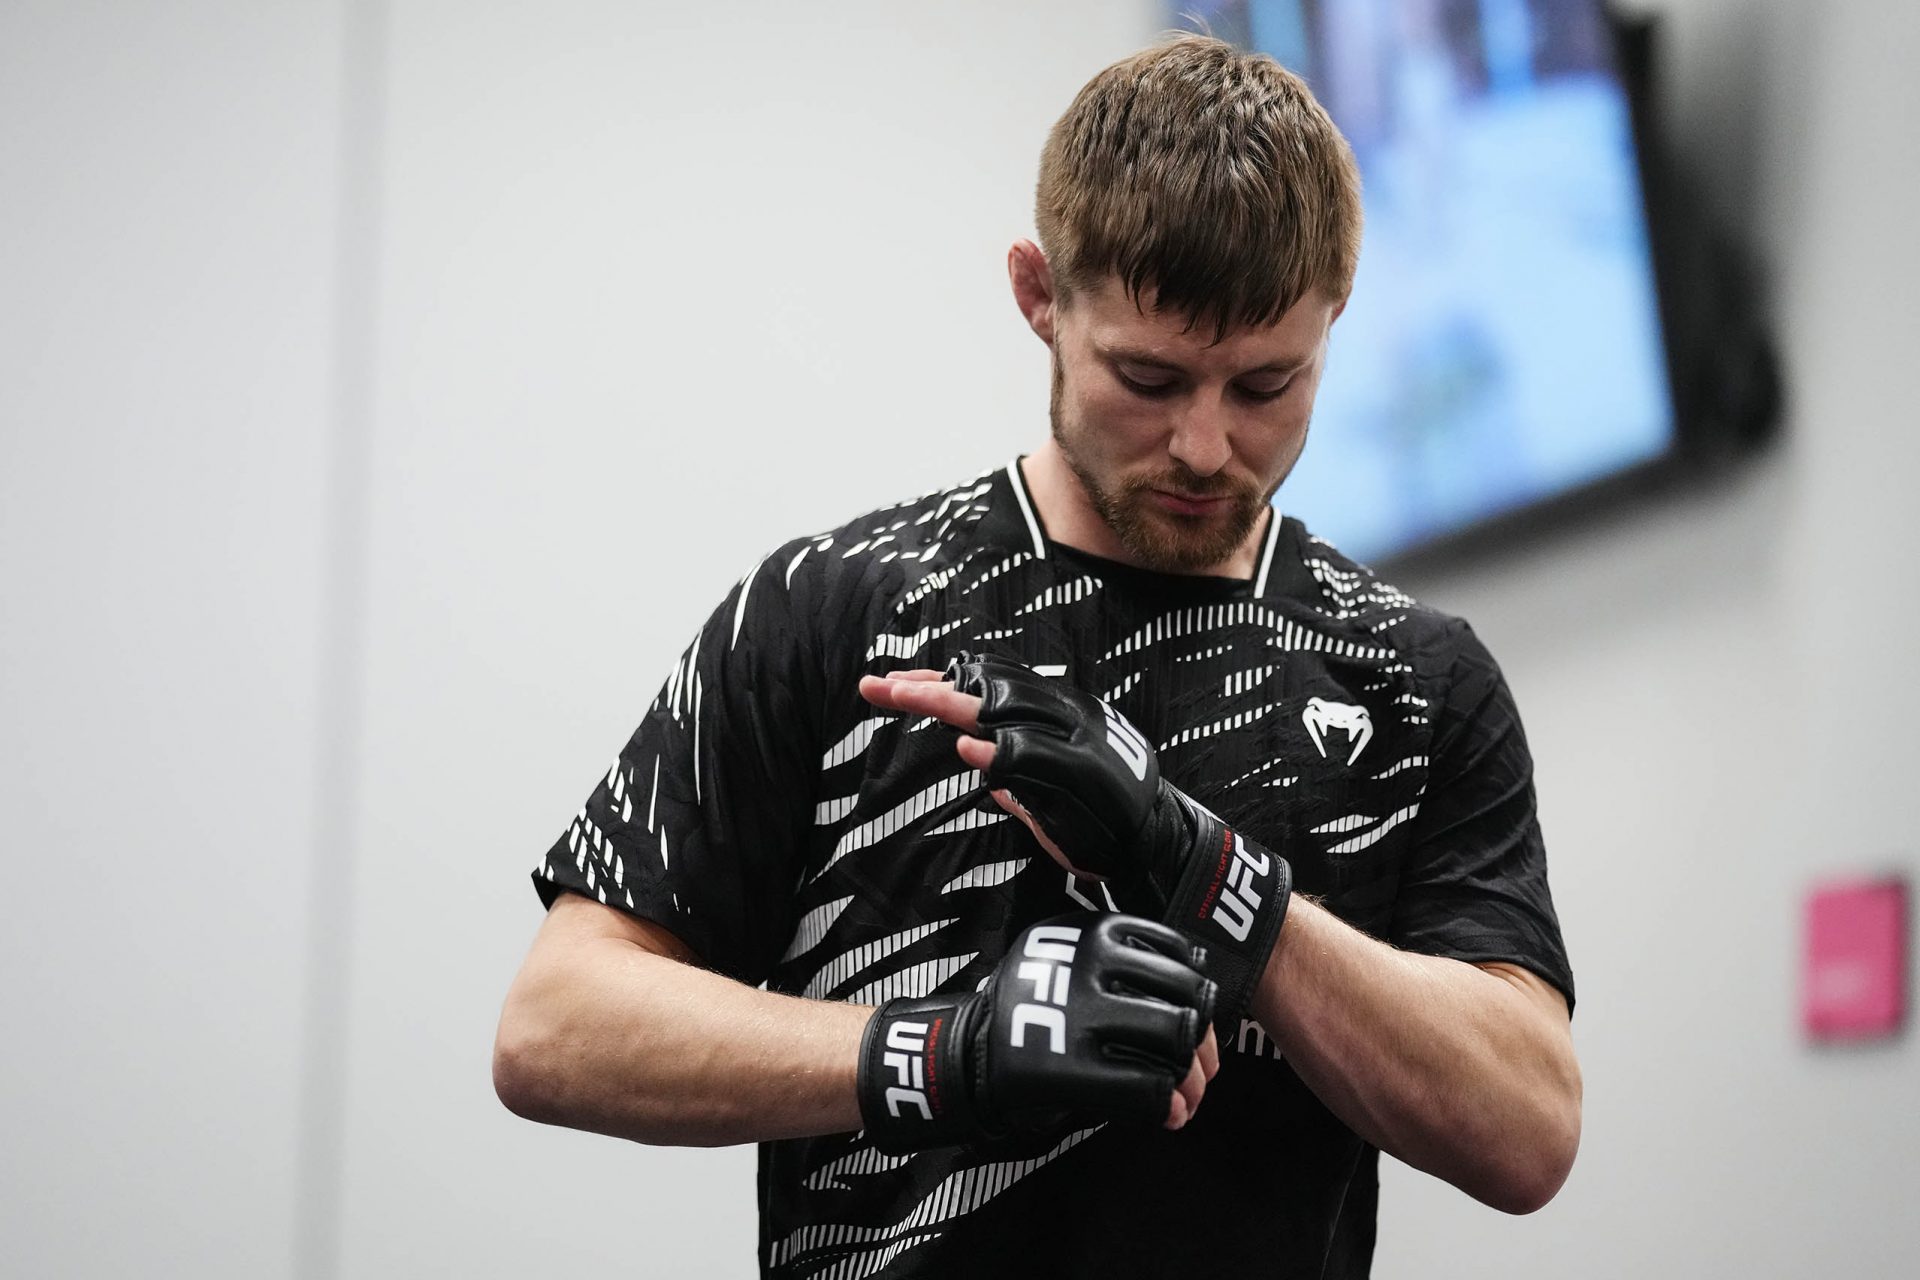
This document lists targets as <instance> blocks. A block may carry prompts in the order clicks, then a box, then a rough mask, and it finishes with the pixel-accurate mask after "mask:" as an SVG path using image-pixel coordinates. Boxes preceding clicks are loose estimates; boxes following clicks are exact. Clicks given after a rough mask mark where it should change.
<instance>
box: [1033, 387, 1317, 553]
mask: <svg viewBox="0 0 1920 1280" xmlns="http://www.w3.org/2000/svg"><path fill="white" fill-rule="evenodd" d="M1063 384H1064V379H1063V377H1062V374H1061V368H1060V357H1059V355H1058V354H1057V353H1056V354H1055V355H1054V358H1053V392H1052V395H1051V397H1050V399H1049V402H1048V405H1047V419H1048V422H1049V423H1050V425H1051V426H1052V429H1053V440H1054V444H1055V445H1056V446H1058V448H1059V450H1060V456H1061V457H1062V458H1064V459H1065V460H1066V463H1067V466H1068V468H1069V469H1070V470H1072V472H1073V474H1074V476H1075V477H1076V478H1077V479H1078V480H1079V481H1080V487H1081V488H1082V489H1084V490H1085V491H1086V495H1087V501H1088V502H1089V503H1090V504H1091V505H1092V507H1093V510H1094V513H1095V514H1096V515H1098V516H1099V517H1100V519H1101V520H1103V521H1105V522H1106V525H1107V527H1108V528H1110V529H1112V530H1113V535H1114V537H1116V538H1118V539H1119V541H1120V545H1121V546H1123V547H1125V548H1126V549H1127V551H1128V553H1129V554H1131V555H1132V556H1133V557H1134V558H1135V559H1136V560H1138V561H1139V562H1140V563H1141V564H1142V565H1144V566H1145V567H1146V568H1149V569H1154V570H1157V571H1159V572H1161V573H1201V572H1204V571H1205V570H1208V569H1212V568H1215V567H1217V566H1219V565H1220V564H1222V563H1223V562H1225V561H1226V560H1228V559H1230V558H1232V556H1233V554H1234V552H1236V551H1238V550H1239V549H1240V547H1241V544H1243V543H1244V542H1246V540H1247V536H1248V535H1249V534H1251V533H1252V532H1253V526H1254V524H1255V523H1256V522H1257V521H1258V520H1259V519H1260V513H1261V511H1263V510H1264V509H1265V508H1266V507H1267V505H1268V504H1269V503H1270V502H1271V501H1272V500H1273V495H1274V494H1275V493H1276V492H1277V491H1278V490H1279V488H1280V482H1279V481H1278V480H1276V481H1275V482H1274V484H1273V487H1272V488H1270V489H1268V490H1267V491H1266V493H1264V494H1262V493H1259V492H1258V491H1256V490H1254V489H1253V488H1251V487H1249V486H1247V485H1243V484H1237V483H1235V482H1234V481H1232V480H1230V479H1228V478H1227V477H1226V476H1224V475H1220V474H1215V475H1211V476H1199V475H1195V474H1194V473H1193V472H1192V471H1190V470H1189V469H1188V468H1187V467H1185V466H1184V465H1182V464H1181V463H1179V462H1177V461H1176V462H1175V463H1174V464H1173V467H1172V468H1171V469H1169V470H1167V471H1162V472H1156V473H1154V474H1152V475H1145V476H1133V477H1120V478H1118V479H1108V478H1105V477H1102V476H1100V475H1098V474H1096V473H1095V472H1094V470H1093V468H1092V464H1091V462H1090V460H1089V459H1088V457H1087V455H1086V453H1085V451H1084V450H1082V449H1081V448H1080V446H1079V442H1078V439H1077V437H1078V436H1080V435H1081V434H1083V433H1082V432H1080V431H1079V430H1078V428H1077V427H1076V428H1075V429H1074V430H1069V429H1068V428H1067V426H1066V424H1065V422H1064V421H1063V415H1062V414H1061V412H1060V405H1061V401H1062V399H1063V396H1062V388H1063ZM1281 479H1285V477H1284V476H1282V477H1281ZM1155 489H1165V490H1169V491H1171V492H1175V493H1183V494H1186V495H1188V496H1190V497H1195V498H1222V497H1223V498H1226V499H1227V501H1226V502H1225V504H1223V506H1222V507H1221V509H1220V510H1218V511H1210V512H1207V513H1206V514H1204V515H1192V516H1189V515H1181V514H1180V513H1178V512H1175V511H1169V510H1167V509H1166V508H1165V507H1164V506H1162V505H1161V504H1160V503H1159V502H1157V501H1156V500H1155V499H1154V497H1153V492H1152V491H1153V490H1155Z"/></svg>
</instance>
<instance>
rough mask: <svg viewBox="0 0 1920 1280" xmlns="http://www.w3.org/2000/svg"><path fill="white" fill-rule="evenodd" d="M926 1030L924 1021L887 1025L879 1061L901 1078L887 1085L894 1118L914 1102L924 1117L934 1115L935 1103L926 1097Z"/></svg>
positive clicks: (889, 1111)
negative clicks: (883, 1046)
mask: <svg viewBox="0 0 1920 1280" xmlns="http://www.w3.org/2000/svg"><path fill="white" fill-rule="evenodd" d="M927 1030H928V1026H927V1024H926V1023H924V1022H896V1023H894V1024H893V1025H892V1026H890V1027H888V1028H887V1047H886V1049H885V1051H883V1052H882V1053H881V1055H880V1063H881V1065H882V1066H883V1067H885V1068H886V1069H887V1070H888V1071H891V1072H893V1076H894V1079H896V1080H898V1081H899V1083H898V1084H892V1085H888V1086H887V1114H888V1115H891V1116H894V1117H895V1118H898V1117H899V1116H900V1108H901V1107H903V1106H914V1107H918V1108H919V1109H920V1118H921V1119H923V1120H931V1119H933V1104H932V1103H930V1102H928V1101H927V1076H926V1069H927Z"/></svg>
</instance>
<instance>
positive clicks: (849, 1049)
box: [494, 938, 873, 1146]
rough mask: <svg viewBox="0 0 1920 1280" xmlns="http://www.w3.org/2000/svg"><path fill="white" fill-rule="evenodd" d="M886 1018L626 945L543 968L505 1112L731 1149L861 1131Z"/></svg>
mask: <svg viewBox="0 0 1920 1280" xmlns="http://www.w3.org/2000/svg"><path fill="white" fill-rule="evenodd" d="M872 1013H873V1010H872V1009H871V1008H867V1007H864V1006H858V1005H849V1004H842V1003H838V1002H831V1001H820V1000H801V999H797V998H795V997H792V996H785V995H778V994H775V993H771V992H766V991H760V990H757V989H755V988H752V987H748V986H745V985H743V984H741V983H739V982H735V981H733V980H732V979H730V978H726V977H723V976H721V975H719V974H716V973H711V972H708V971H705V970H701V969H697V968H695V967H693V966H692V965H688V964H682V963H680V962H679V961H676V960H671V959H668V958H666V957H664V956H659V955H654V954H652V953H651V952H648V951H646V950H644V949H643V948H640V947H637V946H635V945H633V944H631V943H629V942H625V941H622V940H618V939H612V938H602V939H595V940H593V941H592V942H590V943H584V944H582V945H580V946H579V947H577V948H576V949H575V950H573V951H572V952H571V953H570V954H569V955H568V956H567V957H566V963H564V964H561V963H557V962H556V963H552V964H544V965H539V964H530V965H529V966H528V968H527V969H526V970H524V971H523V972H522V973H521V976H520V978H519V980H518V981H517V982H516V983H515V984H514V988H513V990H512V992H511V993H510V994H509V995H508V997H507V1004H506V1008H505V1010H504V1012H503V1013H502V1015H501V1031H500V1037H499V1041H498V1043H497V1046H496V1049H495V1058H494V1078H495V1084H496V1087H497V1088H498V1089H499V1092H500V1096H501V1099H502V1101H504V1102H506V1103H507V1105H508V1106H509V1107H510V1108H512V1109H513V1110H514V1111H515V1112H516V1113H518V1114H520V1115H522V1116H525V1117H526V1118H527V1119H530V1120H538V1121H541V1122H543V1123H546V1124H558V1125H565V1126H567V1127H569V1128H574V1129H585V1130H589V1131H591V1132H594V1133H605V1134H612V1135H614V1136H616V1137H621V1138H629V1139H632V1140H633V1141H636V1142H647V1143H660V1144H671V1145H681V1146H721V1145H725V1144H728V1143H736V1142H756V1141H762V1140H769V1139H775V1138H791V1137H801V1136H807V1135H812V1134H821V1133H839V1132H847V1131H851V1130H854V1129H858V1128H859V1127H860V1109H859V1104H858V1101H857V1099H856V1096H855V1092H854V1086H855V1074H856V1070H857V1063H858V1060H859V1051H860V1037H861V1033H862V1031H863V1030H864V1029H865V1027H866V1024H867V1020H868V1018H869V1017H870V1016H871V1015H872Z"/></svg>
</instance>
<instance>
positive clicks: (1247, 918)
mask: <svg viewBox="0 0 1920 1280" xmlns="http://www.w3.org/2000/svg"><path fill="white" fill-rule="evenodd" d="M1181 799H1182V800H1183V801H1184V802H1185V804H1186V807H1187V809H1188V811H1189V813H1190V814H1191V815H1192V817H1193V818H1194V819H1195V822H1196V824H1197V828H1198V837H1197V838H1196V840H1195V841H1194V844H1193V856H1192V857H1191V858H1190V859H1188V861H1187V864H1186V868H1185V870H1184V872H1183V873H1182V875H1181V877H1180V880H1179V882H1178V883H1177V884H1176V885H1175V886H1174V888H1173V893H1172V895H1171V898H1170V901H1169V903H1168V907H1167V915H1166V923H1167V924H1169V925H1171V926H1172V927H1173V928H1175V929H1178V930H1179V931H1180V932H1181V933H1182V934H1184V935H1186V936H1187V937H1188V938H1191V939H1192V940H1193V941H1194V942H1195V943H1197V944H1198V945H1199V946H1200V947H1201V948H1203V950H1204V953H1205V959H1204V960H1203V961H1202V962H1201V964H1200V968H1201V970H1202V971H1203V972H1204V973H1205V974H1206V975H1207V976H1208V977H1210V978H1212V979H1213V980H1214V981H1215V982H1216V983H1218V984H1219V987H1220V996H1219V1002H1218V1003H1217V1004H1216V1005H1215V1007H1214V1027H1215V1029H1216V1030H1218V1031H1219V1032H1220V1034H1222V1035H1223V1036H1224V1035H1227V1034H1230V1033H1234V1032H1237V1031H1238V1030H1239V1027H1240V1019H1241V1018H1243V1017H1245V1016H1246V1010H1247V1006H1248V1005H1249V1004H1251V1003H1252V1002H1253V993H1254V991H1255V989H1256V988H1258V987H1259V985H1260V976H1261V975H1262V974H1263V973H1265V972H1266V968H1267V960H1268V959H1269V958H1270V957H1271V956H1272V955H1273V947H1274V944H1275V943H1276V942H1278V941H1279V939H1280V926H1281V925H1282V924H1284V923H1285V922H1286V918H1287V902H1288V900H1289V899H1290V898H1291V897H1292V896H1293V868H1292V867H1290V866H1288V865H1287V860H1286V859H1285V858H1282V857H1281V856H1280V855H1279V854H1277V853H1274V852H1273V851H1272V850H1270V849H1267V848H1265V847H1263V846H1261V845H1259V844H1257V843H1255V842H1254V841H1252V840H1249V839H1247V838H1246V837H1245V836H1243V835H1241V834H1240V833H1239V832H1238V831H1236V830H1234V829H1233V828H1232V827H1230V826H1228V825H1227V824H1226V823H1225V822H1223V821H1222V820H1221V819H1220V818H1219V817H1218V816H1217V815H1215V814H1213V813H1211V812H1209V811H1208V810H1207V808H1206V807H1205V806H1204V805H1200V804H1195V803H1194V802H1192V801H1191V800H1187V799H1186V797H1184V796H1182V797H1181Z"/></svg>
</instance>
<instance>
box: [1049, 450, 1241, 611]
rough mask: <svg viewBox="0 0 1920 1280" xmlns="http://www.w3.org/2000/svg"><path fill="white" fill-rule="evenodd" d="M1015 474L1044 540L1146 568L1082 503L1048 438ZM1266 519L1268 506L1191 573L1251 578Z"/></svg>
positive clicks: (1075, 479)
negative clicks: (1233, 542) (1223, 550)
mask: <svg viewBox="0 0 1920 1280" xmlns="http://www.w3.org/2000/svg"><path fill="white" fill-rule="evenodd" d="M1020 470H1021V474H1023V475H1024V476H1026V479H1027V489H1028V491H1029V492H1030V493H1031V494H1032V495H1033V506H1034V514H1035V515H1036V516H1037V517H1038V518H1039V520H1040V524H1041V526H1042V527H1043V528H1044V529H1045V530H1046V534H1047V537H1049V538H1051V539H1052V540H1053V541H1055V542H1058V543H1062V544H1064V545H1066V546H1069V547H1072V548H1074V549H1075V550H1077V551H1084V552H1086V553H1087V554H1088V555H1095V556H1100V557H1102V558H1104V559H1107V560H1118V561H1119V562H1120V563H1121V564H1130V565H1133V566H1134V567H1135V568H1140V569H1147V568H1151V567H1152V566H1150V565H1146V564H1142V563H1141V562H1140V558H1139V557H1138V556H1136V555H1134V554H1133V553H1132V552H1131V551H1129V550H1128V549H1127V548H1126V546H1125V545H1124V544H1123V543H1121V541H1120V539H1119V538H1118V537H1117V536H1115V534H1114V532H1113V528H1112V526H1110V525H1108V524H1107V522H1106V521H1105V520H1102V519H1101V518H1100V513H1099V512H1097V511H1095V510H1094V509H1093V503H1091V502H1090V501H1088V499H1087V491H1086V488H1085V486H1083V485H1082V484H1081V483H1080V477H1079V476H1077V475H1075V474H1074V473H1073V468H1072V467H1070V466H1068V465H1067V460H1066V459H1065V458H1064V457H1062V456H1061V454H1060V448H1059V446H1058V445H1057V444H1055V443H1054V442H1053V440H1051V439H1049V440H1047V441H1046V443H1044V444H1042V445H1041V446H1040V447H1039V448H1038V449H1035V450H1034V451H1033V452H1032V453H1030V454H1028V455H1027V456H1026V457H1025V458H1023V459H1022V460H1021V462H1020ZM1272 520H1273V511H1272V509H1271V508H1269V509H1268V511H1267V515H1266V518H1265V519H1264V520H1261V521H1260V522H1259V523H1257V524H1255V525H1254V527H1253V529H1252V531H1251V532H1250V533H1249V534H1248V535H1247V540H1246V541H1245V542H1243V543H1241V544H1240V546H1239V548H1238V549H1237V550H1235V551H1234V553H1233V554H1232V555H1231V556H1229V557H1227V558H1226V559H1225V560H1223V561H1221V562H1220V563H1219V564H1216V565H1213V566H1211V567H1209V568H1205V569H1198V570H1195V571H1194V572H1195V573H1196V574H1205V575H1208V576H1211V577H1221V578H1251V577H1253V575H1254V573H1255V572H1256V571H1257V569H1258V567H1259V561H1260V544H1261V543H1262V542H1263V541H1264V540H1265V538H1266V535H1267V526H1268V524H1269V523H1271V522H1272Z"/></svg>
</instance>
